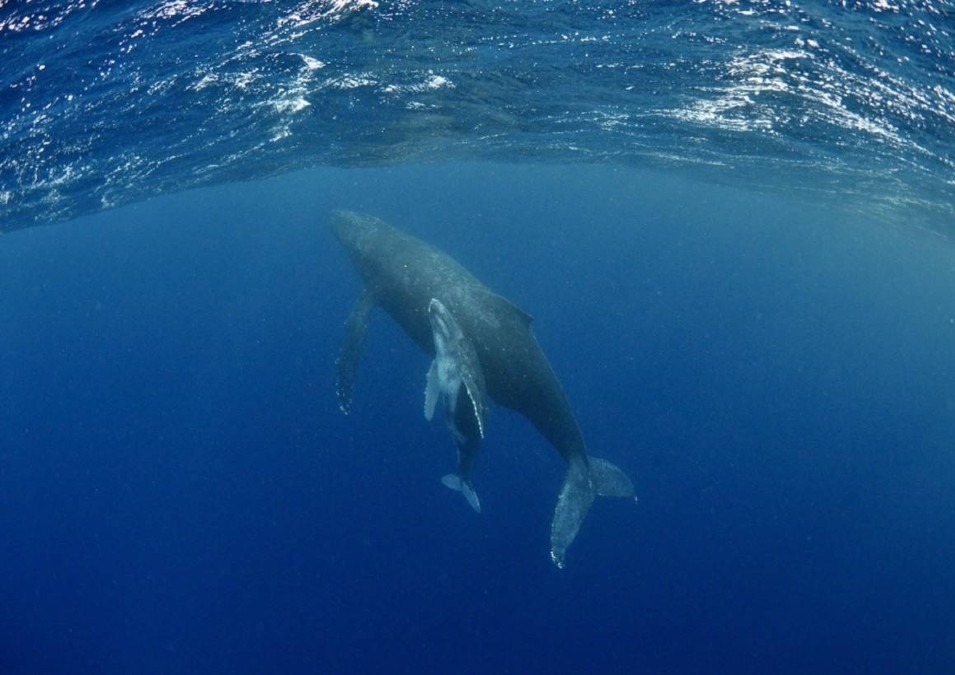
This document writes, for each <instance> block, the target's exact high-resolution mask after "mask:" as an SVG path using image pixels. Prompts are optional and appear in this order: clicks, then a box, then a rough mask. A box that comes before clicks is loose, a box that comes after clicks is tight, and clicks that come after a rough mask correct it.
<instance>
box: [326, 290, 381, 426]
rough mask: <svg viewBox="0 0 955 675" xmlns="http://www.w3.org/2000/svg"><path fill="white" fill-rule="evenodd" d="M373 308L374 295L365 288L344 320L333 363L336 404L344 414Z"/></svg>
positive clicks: (349, 408) (353, 386)
mask: <svg viewBox="0 0 955 675" xmlns="http://www.w3.org/2000/svg"><path fill="white" fill-rule="evenodd" d="M374 309H375V296H374V294H373V293H372V292H371V291H370V290H368V289H367V288H365V290H363V291H362V293H361V297H359V298H358V300H357V301H356V302H355V306H354V307H353V308H352V310H351V314H349V315H348V320H347V321H346V322H345V343H344V344H343V345H342V351H341V354H339V355H338V360H337V361H335V365H336V366H337V367H338V382H337V385H336V392H337V393H338V406H339V407H340V408H341V409H342V412H343V413H345V414H346V415H347V414H348V413H349V412H350V411H351V398H352V390H353V389H354V388H355V377H356V376H357V375H358V362H359V361H360V360H361V350H362V347H363V346H364V344H365V336H366V335H367V334H368V324H369V322H370V321H371V314H372V311H373V310H374Z"/></svg>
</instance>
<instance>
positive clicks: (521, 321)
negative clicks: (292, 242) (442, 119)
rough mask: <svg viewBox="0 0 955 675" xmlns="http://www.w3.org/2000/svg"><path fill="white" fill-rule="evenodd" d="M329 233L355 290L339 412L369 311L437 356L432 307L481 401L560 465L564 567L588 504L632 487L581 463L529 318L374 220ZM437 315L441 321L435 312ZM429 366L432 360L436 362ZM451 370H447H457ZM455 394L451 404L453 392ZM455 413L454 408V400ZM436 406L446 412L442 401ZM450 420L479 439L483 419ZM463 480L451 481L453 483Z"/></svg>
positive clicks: (356, 218)
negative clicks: (473, 372) (354, 273)
mask: <svg viewBox="0 0 955 675" xmlns="http://www.w3.org/2000/svg"><path fill="white" fill-rule="evenodd" d="M331 227H332V231H333V232H334V234H335V236H336V237H337V239H338V241H339V242H340V243H341V245H342V246H343V248H344V249H345V252H346V253H347V255H348V257H349V258H350V259H351V262H352V263H353V264H354V266H355V268H356V269H357V270H358V273H359V275H360V276H361V278H362V280H363V282H364V289H363V291H362V293H361V296H360V297H359V299H358V301H357V303H356V304H355V306H354V308H353V309H352V311H351V314H350V315H349V317H348V320H347V322H346V337H345V344H344V345H343V347H342V351H341V354H340V356H339V358H338V362H337V366H338V388H337V393H338V400H339V404H340V406H341V408H342V410H343V411H344V412H346V413H347V412H349V410H350V408H351V400H352V392H353V389H354V384H355V376H356V374H357V369H358V361H359V358H360V356H361V350H362V346H363V345H364V342H365V336H366V334H367V331H368V324H369V321H370V319H371V315H372V312H373V310H374V308H375V307H376V306H377V307H381V308H382V309H384V310H385V312H387V313H388V314H389V315H390V316H391V318H392V319H394V320H395V321H396V322H397V323H398V325H400V326H401V328H402V329H403V330H404V331H405V332H406V333H407V334H408V335H409V336H410V337H411V338H412V340H414V342H415V343H417V345H418V346H419V347H420V348H421V349H422V350H424V351H425V352H426V353H428V354H431V355H436V351H435V344H434V343H435V339H434V338H435V330H436V329H435V327H434V326H433V325H432V310H430V309H429V308H430V307H431V306H432V301H433V300H437V301H438V303H439V305H440V306H441V307H443V308H444V309H445V311H446V312H447V314H448V316H450V317H453V321H454V322H455V323H456V325H457V329H458V330H460V332H461V334H462V335H463V336H464V337H465V338H466V340H467V341H468V343H469V344H470V347H471V348H473V350H474V353H476V355H477V361H478V365H479V366H480V373H481V377H482V378H483V381H484V387H485V388H486V392H487V395H488V396H489V397H490V398H491V399H492V400H494V401H495V402H496V403H498V404H499V405H502V406H504V407H507V408H511V409H513V410H515V411H517V412H519V413H520V414H522V415H523V416H524V417H526V418H527V419H528V420H529V421H530V422H531V424H533V425H534V427H535V428H536V429H537V430H538V431H539V432H540V433H541V434H542V435H543V436H544V437H545V438H546V439H547V440H548V441H549V442H550V443H551V445H553V446H554V448H556V449H557V451H558V452H559V453H560V455H561V457H563V458H564V461H565V462H566V463H567V474H566V477H565V479H564V484H563V486H562V487H561V490H560V495H559V497H558V499H557V507H556V508H555V510H554V517H553V520H552V522H551V530H550V555H551V560H553V562H554V563H555V564H556V565H557V566H558V567H563V566H564V562H565V557H566V553H567V548H568V547H569V546H570V544H571V543H572V542H573V540H574V537H576V536H577V532H578V530H579V529H580V526H581V523H582V522H583V521H584V518H585V517H586V516H587V512H588V511H589V510H590V507H591V505H592V504H593V501H594V498H595V496H596V495H602V496H614V497H633V494H634V492H633V484H632V483H631V482H630V479H629V478H628V477H627V476H626V474H624V473H623V472H622V471H621V470H620V469H619V468H617V467H616V466H614V465H613V464H611V463H610V462H608V461H606V460H603V459H600V458H597V457H592V456H589V455H588V454H587V447H586V445H585V443H584V439H583V436H582V434H581V432H580V427H579V426H578V425H577V420H576V418H575V417H574V413H573V411H572V410H571V407H570V403H569V402H568V400H567V397H566V396H565V395H564V390H563V388H562V387H561V384H560V381H559V380H558V379H557V376H556V375H555V374H554V371H553V369H552V368H551V365H550V362H549V361H548V360H547V357H546V356H545V355H544V352H543V350H541V348H540V346H539V345H538V344H537V340H536V339H535V337H534V334H533V333H532V331H531V317H530V316H528V315H527V314H526V313H524V312H523V311H521V310H520V309H518V308H517V307H516V306H514V305H513V304H511V303H510V302H509V301H508V300H506V299H504V298H503V297H501V296H499V295H497V294H495V293H494V292H492V291H491V290H490V289H489V288H488V287H487V286H485V285H484V284H482V283H481V282H480V281H478V280H477V279H476V278H475V277H474V276H473V275H472V274H471V273H470V272H468V271H467V270H466V269H465V268H464V267H463V266H461V265H460V264H459V263H458V262H457V261H455V260H454V259H452V258H451V257H450V256H448V255H447V254H445V253H443V252H441V251H439V250H438V249H436V248H434V247H433V246H430V245H428V244H426V243H425V242H423V241H421V240H420V239H417V238H415V237H412V236H411V235H408V234H406V233H404V232H401V231H400V230H398V229H396V228H394V227H392V226H391V225H389V224H387V223H385V222H384V221H382V220H379V219H378V218H375V217H373V216H368V215H363V214H358V213H354V212H350V211H335V212H333V213H332V218H331ZM436 311H437V313H438V314H439V315H440V311H441V310H440V309H437V308H436ZM438 330H439V332H440V326H439V328H438ZM451 332H453V331H450V332H449V333H448V334H449V335H450V333H451ZM436 356H437V358H438V359H440V358H441V354H440V353H439V354H437V355H436ZM445 356H446V355H445ZM460 363H461V362H460V361H459V362H457V363H456V364H454V367H455V368H458V369H459V370H460ZM439 379H440V378H439ZM436 386H437V387H438V389H441V388H442V387H443V394H448V393H450V391H451V389H453V388H454V386H455V385H454V382H453V381H451V380H450V379H448V380H446V381H445V382H444V384H443V385H442V384H441V383H440V382H439V383H437V384H436ZM457 386H458V396H459V397H460V393H461V392H460V384H459V385H457ZM433 393H435V392H433ZM443 394H442V395H443ZM468 399H469V400H468V401H467V403H471V404H472V405H475V399H472V398H471V396H470V395H469V396H468ZM426 401H427V397H426ZM454 405H455V406H459V405H462V402H461V400H460V398H459V400H457V401H456V402H455V403H454ZM476 405H478V406H480V405H481V404H480V403H478V404H476ZM445 406H446V412H447V401H445ZM455 409H457V408H455ZM450 419H451V421H452V423H453V424H457V423H458V422H460V421H462V420H464V421H467V420H470V421H471V422H474V423H475V424H478V425H479V433H478V435H481V433H482V432H483V414H482V413H476V414H473V415H471V416H470V418H468V417H467V416H465V417H463V418H462V420H458V418H457V416H456V415H453V416H452V417H451V418H450ZM459 431H460V429H459ZM452 433H453V429H452ZM472 433H473V430H472ZM462 471H464V469H463V468H462ZM465 477H466V476H465V475H462V476H460V478H461V479H462V481H463V480H464V478H465Z"/></svg>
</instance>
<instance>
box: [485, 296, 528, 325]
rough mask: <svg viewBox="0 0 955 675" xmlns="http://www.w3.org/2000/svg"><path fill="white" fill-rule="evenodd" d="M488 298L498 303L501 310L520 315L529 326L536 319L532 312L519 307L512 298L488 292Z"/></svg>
mask: <svg viewBox="0 0 955 675" xmlns="http://www.w3.org/2000/svg"><path fill="white" fill-rule="evenodd" d="M488 299H489V300H490V302H492V303H494V304H496V305H497V306H498V307H499V308H500V310H501V311H506V312H511V313H513V314H516V315H517V316H519V317H520V318H521V320H522V321H524V323H526V324H527V325H528V326H530V325H531V322H532V321H533V320H534V317H532V316H531V315H530V314H528V313H527V312H525V311H524V310H523V309H521V308H520V307H518V306H517V305H515V304H514V303H513V302H511V301H510V300H508V299H507V298H505V297H504V296H502V295H498V294H497V293H492V292H488Z"/></svg>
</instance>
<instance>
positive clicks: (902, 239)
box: [0, 165, 955, 673]
mask: <svg viewBox="0 0 955 675" xmlns="http://www.w3.org/2000/svg"><path fill="white" fill-rule="evenodd" d="M491 169H493V171H492V170H491ZM341 204H348V205H349V206H351V207H353V208H359V209H364V210H367V211H370V212H374V213H377V214H380V215H381V216H382V217H385V218H388V219H390V220H391V221H392V222H394V223H396V224H400V225H402V226H404V227H406V228H407V229H409V230H411V231H413V232H414V233H416V234H418V235H420V236H423V237H426V238H427V239H428V240H430V241H432V242H434V243H436V244H438V245H440V246H442V247H444V248H445V249H446V250H448V251H449V252H451V253H452V254H454V255H455V256H457V257H458V258H459V259H460V260H461V261H462V262H464V263H465V264H467V265H468V266H469V267H470V268H471V269H472V270H473V271H474V272H475V273H477V274H478V275H479V276H480V277H481V278H482V279H484V280H485V281H486V282H487V283H489V284H490V285H492V286H493V287H494V288H495V289H497V290H499V291H501V292H502V293H505V294H506V295H507V296H508V297H510V298H511V299H512V300H514V301H515V302H517V303H518V304H519V305H521V306H522V307H524V308H526V309H528V310H529V311H531V312H532V313H533V314H534V316H535V326H536V332H537V334H538V337H539V340H540V342H541V344H542V346H543V347H544V349H545V350H547V352H548V354H549V356H550V357H551V360H552V362H553V363H554V366H555V368H556V370H557V372H558V373H559V374H560V376H561V378H562V380H563V383H564V385H565V388H566V389H567V391H568V394H569V396H570V398H571V400H572V402H573V403H574V406H575V409H576V411H577V414H578V416H579V419H580V421H581V424H582V426H583V429H584V433H585V436H586V438H587V440H588V443H589V445H590V448H591V451H592V452H594V453H595V454H600V455H603V456H606V457H608V458H609V459H611V460H613V461H615V462H617V463H619V464H620V465H621V466H622V467H623V468H624V469H625V470H626V471H627V472H628V473H630V475H632V476H633V477H634V480H635V482H636V485H637V490H638V493H639V497H640V502H639V504H638V505H637V506H633V505H632V504H628V503H624V502H623V501H615V500H600V501H599V502H598V503H597V505H596V506H595V507H594V509H593V512H592V514H591V515H590V516H589V518H588V520H587V522H586V523H585V525H584V528H583V530H582V532H581V535H580V537H579V538H578V540H577V542H575V544H574V546H573V547H572V548H571V550H570V555H569V560H568V563H569V564H568V568H567V569H565V570H557V569H556V568H555V567H553V566H552V565H551V563H550V561H549V559H548V554H547V550H548V528H549V522H550V516H551V513H552V509H553V505H554V501H555V498H556V493H557V489H558V487H559V485H560V481H561V479H562V471H563V469H562V463H561V461H560V460H559V458H558V457H557V455H556V453H555V452H553V450H552V449H551V448H550V447H549V446H548V445H547V444H546V443H545V442H544V441H543V440H542V439H541V438H540V437H539V436H537V435H536V434H535V432H533V430H532V429H531V428H530V426H529V425H528V424H527V423H526V422H525V421H524V420H523V419H522V418H520V417H518V416H516V415H514V414H513V413H509V412H507V411H504V410H502V409H499V408H496V409H495V410H494V411H493V412H492V416H491V418H490V421H489V425H490V426H489V435H488V439H487V441H486V443H485V445H484V448H483V450H482V456H481V458H480V460H479V463H478V466H477V470H476V476H475V482H476V485H477V487H478V490H479V493H480V494H481V498H482V502H483V505H484V513H483V514H481V515H480V516H478V515H476V514H474V513H472V512H471V510H470V509H469V508H468V507H467V505H466V504H465V503H464V500H462V499H461V498H460V497H459V496H457V495H454V494H453V493H451V492H449V491H448V490H446V489H445V488H444V487H443V486H441V485H440V483H439V480H438V479H439V477H440V476H441V475H442V474H443V473H445V472H447V471H449V470H451V469H452V468H453V463H454V456H453V454H454V453H453V448H452V445H451V443H450V441H449V439H448V435H447V431H446V430H445V429H444V428H443V425H441V424H440V423H435V424H431V425H429V424H427V423H426V422H425V420H424V418H423V416H422V414H421V407H422V400H423V384H424V374H425V372H426V370H427V365H428V362H427V358H426V357H425V356H424V354H422V353H419V352H418V351H417V350H416V348H415V347H414V346H413V344H412V343H411V342H410V340H408V339H407V338H406V337H405V336H404V335H403V334H401V333H400V332H399V331H398V330H397V329H396V328H395V327H394V325H393V324H391V323H390V320H388V319H387V318H386V317H385V316H384V315H379V316H377V317H376V319H375V321H374V323H373V325H372V330H371V335H370V336H369V340H368V345H367V351H366V354H365V360H364V362H363V364H362V369H361V374H360V378H359V382H358V387H357V391H356V395H355V406H354V410H353V412H352V414H351V415H349V416H345V415H342V414H341V413H340V412H339V411H338V410H337V404H336V400H335V395H334V360H335V356H336V355H337V352H338V348H339V345H340V341H341V337H342V333H343V325H342V324H343V321H344V317H345V316H346V314H347V312H348V309H349V307H350V305H351V302H352V301H353V299H354V298H355V296H356V295H357V293H358V291H359V285H358V281H357V276H356V275H355V274H354V273H353V271H352V270H350V269H349V267H348V264H347V262H346V260H345V258H344V255H343V254H342V253H341V252H340V251H339V250H338V249H337V246H336V245H335V243H334V240H333V238H332V237H331V235H330V232H329V231H328V230H327V228H326V221H327V213H328V211H329V209H330V208H332V207H333V206H338V205H341ZM3 243H4V245H3V247H2V248H0V284H2V287H3V289H4V292H3V294H2V296H0V325H2V326H4V330H3V332H2V334H0V347H2V349H0V372H2V379H0V383H2V392H0V393H2V402H3V411H4V412H3V416H2V421H0V443H2V445H0V448H2V451H0V452H2V454H0V472H2V473H0V481H2V485H3V491H2V500H0V529H2V532H3V540H4V545H3V547H2V548H0V569H2V574H0V607H2V608H3V609H2V612H0V636H2V642H0V671H2V672H4V673H33V672H49V673H53V672H63V673H67V672H68V673H77V672H90V673H93V672H95V673H128V672H157V673H158V672H163V673H168V672H249V673H253V672H361V671H372V672H373V671H379V672H384V671H387V672H423V671H424V672H513V673H518V672H544V671H551V672H563V673H572V672H583V671H587V672H637V671H643V672H659V673H663V672H675V673H703V672H734V673H747V672H751V673H758V672H767V671H771V672H781V673H806V672H859V673H862V672H866V673H872V672H886V673H898V672H924V673H944V672H948V671H949V670H950V669H951V667H952V666H953V665H955V602H953V600H955V577H953V575H952V574H951V569H952V563H953V561H955V537H953V536H952V535H953V533H955V493H953V490H952V476H953V475H955V453H953V450H952V447H953V444H952V417H953V409H955V398H953V395H952V392H953V391H955V357H953V356H952V350H951V344H952V339H953V333H955V323H953V321H955V301H953V297H952V290H951V289H952V287H953V283H952V282H953V277H955V251H953V250H952V248H951V246H949V245H948V244H947V243H944V242H940V241H938V240H937V239H935V238H934V237H923V236H912V235H911V233H909V232H908V231H900V230H892V229H889V228H878V229H876V228H872V227H862V226H859V225H858V224H857V223H854V222H852V220H851V218H850V219H847V220H844V221H842V222H839V221H838V220H837V219H834V218H833V216H832V213H831V212H829V211H818V210H812V209H806V208H805V207H802V206H799V205H798V204H795V205H794V203H792V202H787V201H781V200H779V199H770V198H768V197H759V196H753V195H751V194H748V193H745V192H738V191H732V190H728V189H726V188H720V187H706V186H704V185H701V184H691V183H685V182H682V181H680V180H675V179H668V178H666V177H663V176H660V175H658V174H656V173H652V172H651V173H634V172H632V171H630V170H613V169H606V168H595V167H593V168H581V167H551V168H546V167H523V168H520V167H501V166H494V167H488V166H486V165H448V166H445V167H441V168H440V170H439V169H437V168H435V169H422V168H419V169H414V168H407V167H405V168H398V169H388V170H351V171H345V170H321V171H312V172H305V173H300V174H295V175H293V176H289V177H285V178H281V179H273V180H271V181H266V182H260V183H256V184H238V185H232V186H227V187H223V188H215V189H211V188H210V189H205V190H200V191H196V192H190V193H185V194H182V195H177V196H172V197H164V198H160V199H155V200H151V201H148V202H144V203H140V204H137V205H135V206H129V207H124V208H122V209H117V210H114V211H110V212H106V213H102V214H99V215H97V216H94V217H89V218H84V219H82V220H81V221H78V222H76V223H74V224H72V225H70V226H60V227H51V228H38V229H30V230H26V231H23V232H19V233H15V234H13V235H9V236H8V237H5V240H4V242H3Z"/></svg>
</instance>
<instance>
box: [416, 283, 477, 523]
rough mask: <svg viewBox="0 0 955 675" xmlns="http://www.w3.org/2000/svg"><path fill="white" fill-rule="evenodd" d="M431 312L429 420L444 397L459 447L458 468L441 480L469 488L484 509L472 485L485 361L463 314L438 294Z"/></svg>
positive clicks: (426, 396)
mask: <svg viewBox="0 0 955 675" xmlns="http://www.w3.org/2000/svg"><path fill="white" fill-rule="evenodd" d="M428 317H429V318H430V319H431V331H432V333H433V336H434V361H432V362H431V368H430V369H429V370H428V381H427V385H426V386H425V394H424V416H425V417H426V418H428V419H429V420H430V419H431V418H432V417H433V416H434V408H435V406H436V405H437V402H438V399H439V398H440V399H441V403H442V405H443V406H444V416H445V419H446V420H447V422H448V429H450V430H451V436H452V437H453V438H454V442H455V445H457V448H458V474H457V475H454V474H448V475H447V476H445V477H444V478H442V479H441V482H442V483H444V484H445V485H446V486H448V487H449V488H451V489H452V490H457V491H459V492H461V493H462V494H464V497H465V499H467V500H468V504H470V505H471V508H473V509H474V510H475V511H477V512H478V513H480V512H481V502H480V501H479V500H478V496H477V493H475V492H474V488H473V487H472V486H471V468H472V467H473V466H474V460H475V458H476V457H477V453H478V449H479V448H480V447H481V439H482V438H484V420H485V419H486V417H487V394H486V391H485V386H484V374H483V371H482V370H481V362H480V360H479V359H478V355H477V351H476V350H475V349H474V345H473V344H471V341H470V340H469V339H468V337H467V336H466V335H465V334H464V331H462V330H461V327H460V326H459V325H458V322H457V320H456V319H455V318H454V316H453V315H452V314H451V312H450V311H448V308H447V307H445V306H444V305H443V304H441V301H440V300H438V299H437V298H432V299H431V302H430V303H428Z"/></svg>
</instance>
